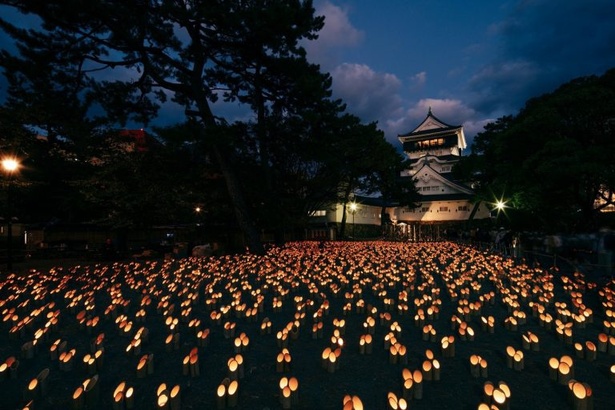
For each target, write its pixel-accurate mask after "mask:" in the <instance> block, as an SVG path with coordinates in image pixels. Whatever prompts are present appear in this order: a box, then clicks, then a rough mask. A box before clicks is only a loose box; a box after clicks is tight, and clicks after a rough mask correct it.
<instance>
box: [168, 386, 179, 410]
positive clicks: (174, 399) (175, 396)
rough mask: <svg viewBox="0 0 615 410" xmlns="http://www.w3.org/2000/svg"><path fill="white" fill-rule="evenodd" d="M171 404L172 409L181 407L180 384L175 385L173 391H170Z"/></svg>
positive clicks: (177, 409) (175, 409) (176, 409)
mask: <svg viewBox="0 0 615 410" xmlns="http://www.w3.org/2000/svg"><path fill="white" fill-rule="evenodd" d="M169 404H170V406H169V407H170V410H180V409H181V388H180V387H179V385H175V386H173V388H172V389H171V392H170V393H169Z"/></svg>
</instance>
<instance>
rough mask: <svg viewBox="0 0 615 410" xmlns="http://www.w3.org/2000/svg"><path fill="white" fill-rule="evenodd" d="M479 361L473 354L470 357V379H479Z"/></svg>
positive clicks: (477, 356) (479, 358) (478, 357)
mask: <svg viewBox="0 0 615 410" xmlns="http://www.w3.org/2000/svg"><path fill="white" fill-rule="evenodd" d="M480 360H481V357H480V356H479V355H476V354H473V355H472V356H470V374H471V375H472V377H480Z"/></svg>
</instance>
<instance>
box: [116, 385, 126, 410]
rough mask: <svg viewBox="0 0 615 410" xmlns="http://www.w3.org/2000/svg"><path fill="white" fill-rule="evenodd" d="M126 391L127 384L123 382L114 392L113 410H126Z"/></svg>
mask: <svg viewBox="0 0 615 410" xmlns="http://www.w3.org/2000/svg"><path fill="white" fill-rule="evenodd" d="M125 390H126V382H121V383H120V384H119V385H118V386H117V387H116V388H115V390H114V391H113V410H124V408H125V405H124V401H125V400H124V395H125V394H124V391H125Z"/></svg>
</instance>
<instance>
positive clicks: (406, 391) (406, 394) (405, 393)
mask: <svg viewBox="0 0 615 410" xmlns="http://www.w3.org/2000/svg"><path fill="white" fill-rule="evenodd" d="M404 370H407V369H404ZM408 372H409V373H410V374H409V376H408V377H404V382H403V385H402V397H403V398H404V399H406V400H410V399H412V396H413V395H414V391H413V386H414V379H413V378H412V372H410V371H408Z"/></svg>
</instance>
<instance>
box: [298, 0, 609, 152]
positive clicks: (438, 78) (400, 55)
mask: <svg viewBox="0 0 615 410" xmlns="http://www.w3.org/2000/svg"><path fill="white" fill-rule="evenodd" d="M315 1H316V2H315V4H316V6H317V10H318V14H324V15H325V16H326V25H325V28H324V30H323V31H322V32H321V36H320V38H319V40H318V41H316V42H314V43H313V44H308V45H307V48H308V56H309V57H310V58H311V59H312V60H313V61H314V62H318V63H320V64H321V66H322V68H323V69H324V70H326V71H329V72H331V73H332V74H333V78H334V83H333V88H334V91H335V93H336V95H337V96H339V97H342V98H343V99H344V100H345V101H346V102H347V103H348V108H349V111H351V112H353V113H355V114H357V115H358V116H360V117H361V118H363V119H364V120H366V121H373V120H377V121H378V122H379V125H380V128H381V129H382V130H384V131H385V134H386V136H387V139H388V140H389V141H391V142H392V143H394V144H399V142H398V141H397V138H396V136H397V134H401V133H405V132H408V131H410V130H411V129H413V128H414V127H415V126H416V125H418V124H419V122H420V121H421V120H422V119H423V118H424V117H425V115H426V114H427V110H428V108H429V107H430V106H431V107H432V109H433V112H434V114H435V115H436V116H437V117H439V118H440V119H442V120H443V121H445V122H448V123H450V124H454V125H456V124H463V125H464V127H465V131H466V136H467V137H468V138H469V139H471V138H472V137H473V136H474V135H475V134H476V132H479V131H481V130H482V128H483V126H484V124H485V123H486V122H489V121H493V120H495V119H496V118H499V117H501V116H503V115H507V114H516V113H517V112H518V111H519V109H520V108H522V107H523V105H524V103H525V102H526V101H527V100H528V99H529V98H531V97H537V96H539V95H541V94H544V93H546V92H550V91H553V90H554V89H555V88H557V87H558V86H559V85H561V84H563V83H565V82H568V81H570V80H572V79H574V78H577V77H581V76H587V75H592V74H594V75H602V74H604V72H605V71H606V70H607V69H609V68H613V67H615V1H612V0H510V1H497V0H472V1H458V0H448V1H445V0H381V1H378V2H376V1H372V0H315Z"/></svg>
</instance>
